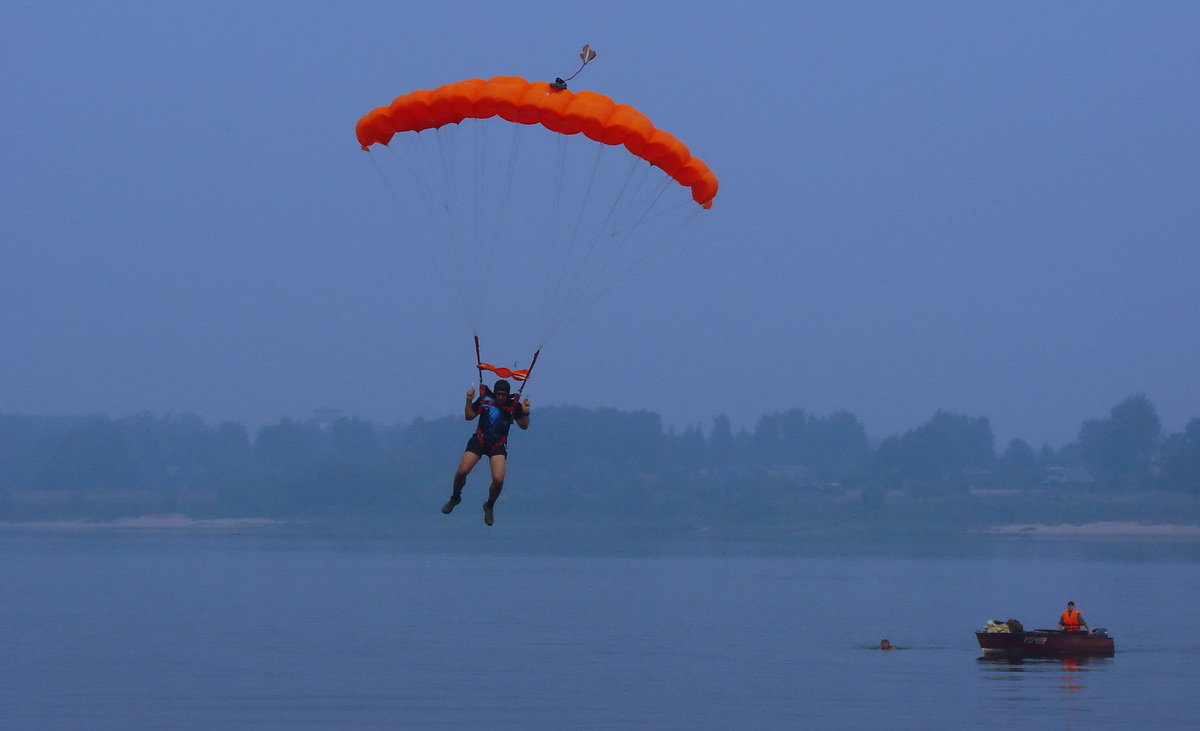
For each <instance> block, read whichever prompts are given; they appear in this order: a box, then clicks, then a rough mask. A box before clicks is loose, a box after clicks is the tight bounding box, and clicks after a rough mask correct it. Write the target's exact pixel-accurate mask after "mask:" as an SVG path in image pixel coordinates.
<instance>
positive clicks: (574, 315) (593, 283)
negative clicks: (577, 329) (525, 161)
mask: <svg viewBox="0 0 1200 731" xmlns="http://www.w3.org/2000/svg"><path fill="white" fill-rule="evenodd" d="M640 182H642V183H644V182H645V178H643V180H642V181H640ZM670 187H671V181H670V180H667V181H665V182H664V183H663V185H662V186H661V187H660V188H659V189H658V192H657V194H656V195H655V196H654V198H653V199H651V200H650V201H649V202H648V203H638V204H637V209H641V213H640V215H639V216H638V217H637V218H636V219H635V220H634V223H633V224H632V225H630V226H629V228H628V229H626V230H625V231H624V233H623V235H622V236H620V238H617V235H618V233H619V232H614V234H613V237H612V238H613V239H615V240H616V243H615V245H613V246H612V247H610V249H609V250H608V252H607V253H606V256H605V258H604V259H603V260H602V261H601V262H600V263H599V265H598V266H597V267H596V268H595V269H594V270H593V271H591V272H588V273H587V274H590V276H588V277H587V278H586V279H585V280H584V281H581V282H580V283H579V289H580V291H581V292H583V293H584V295H583V296H582V297H580V298H579V299H577V300H576V301H575V302H574V303H572V304H571V306H569V307H565V308H564V310H565V311H564V313H563V315H562V318H561V321H560V324H559V325H558V326H557V327H556V328H555V329H554V331H553V332H552V333H551V335H554V334H557V332H558V330H559V329H561V327H562V326H564V325H565V324H566V323H567V322H571V321H574V320H576V319H578V317H579V316H581V315H582V314H583V313H584V312H586V311H587V310H588V309H590V308H591V307H592V306H593V305H594V304H595V303H596V302H598V301H599V300H600V299H601V298H603V297H604V296H605V295H606V294H607V293H608V292H609V291H611V290H612V289H613V288H614V287H615V286H616V285H617V284H619V283H620V282H621V281H623V280H624V279H625V277H627V276H628V275H629V273H630V272H631V271H633V269H634V268H636V267H637V266H638V264H640V263H641V262H643V261H645V260H646V258H647V257H649V256H650V255H651V254H652V253H653V252H654V251H655V250H657V249H658V248H659V247H661V245H662V244H663V243H664V242H666V241H669V240H670V239H671V238H672V237H673V236H674V234H675V233H676V232H677V231H678V230H679V229H680V228H682V225H683V224H684V223H686V222H687V221H689V220H691V218H692V217H694V216H695V214H696V213H697V211H698V209H697V210H693V211H692V212H691V216H688V217H686V218H685V219H684V220H683V221H681V222H680V224H678V225H676V226H675V227H673V228H671V229H669V230H668V232H667V233H666V234H665V235H663V236H662V237H660V239H659V240H658V241H657V242H655V244H654V245H653V246H652V247H648V248H647V249H646V250H645V251H644V252H643V253H642V255H641V256H640V257H637V258H635V259H634V260H633V261H631V262H629V263H628V264H627V265H626V266H625V267H623V268H621V267H620V266H619V262H620V261H621V257H620V256H619V254H621V253H622V249H625V248H626V244H627V243H628V242H629V240H630V239H631V237H632V235H633V233H634V232H635V231H636V230H637V229H638V228H639V227H640V225H641V224H642V222H643V221H644V220H645V219H646V218H647V217H648V215H649V213H650V211H651V210H652V209H653V208H654V207H655V206H656V205H657V204H658V202H659V201H660V200H662V197H663V194H664V193H665V192H666V191H667V190H668V189H670ZM639 192H640V191H639ZM636 198H637V196H635V199H636ZM690 206H691V202H690V201H685V202H681V203H679V204H677V205H676V206H674V208H673V209H672V210H680V209H681V208H685V207H690ZM635 211H636V209H635ZM614 270H615V271H616V273H615V274H612V272H613V271H614Z"/></svg>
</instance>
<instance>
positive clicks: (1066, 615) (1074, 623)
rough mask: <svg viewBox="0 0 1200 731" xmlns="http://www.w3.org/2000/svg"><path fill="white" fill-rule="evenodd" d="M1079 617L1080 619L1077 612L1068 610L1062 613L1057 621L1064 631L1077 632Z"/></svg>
mask: <svg viewBox="0 0 1200 731" xmlns="http://www.w3.org/2000/svg"><path fill="white" fill-rule="evenodd" d="M1079 617H1080V614H1079V610H1077V609H1068V610H1066V611H1065V612H1063V613H1062V618H1061V619H1059V620H1058V621H1059V622H1061V623H1062V626H1063V629H1065V630H1066V631H1068V632H1078V631H1079Z"/></svg>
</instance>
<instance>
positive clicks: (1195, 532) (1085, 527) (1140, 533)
mask: <svg viewBox="0 0 1200 731" xmlns="http://www.w3.org/2000/svg"><path fill="white" fill-rule="evenodd" d="M971 532H972V533H975V534H977V535H989V536H1027V537H1033V538H1176V539H1189V540H1200V526H1197V525H1171V524H1143V523H1136V522H1133V521H1115V520H1114V521H1103V522H1098V523H1083V524H1080V525H1072V524H1070V523H1061V524H1059V525H1046V524H1044V523H1027V524H1017V525H997V526H992V527H990V528H980V529H976V530H973V531H971Z"/></svg>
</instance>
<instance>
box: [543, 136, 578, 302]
mask: <svg viewBox="0 0 1200 731" xmlns="http://www.w3.org/2000/svg"><path fill="white" fill-rule="evenodd" d="M566 158H567V135H557V134H556V135H555V140H554V193H553V196H552V200H551V204H550V215H549V217H548V218H547V217H543V218H542V225H541V227H540V231H541V233H540V235H539V240H540V242H541V246H542V247H543V248H544V250H545V254H544V255H540V257H539V258H541V259H543V260H544V261H545V262H546V265H545V268H544V269H543V274H542V279H543V281H544V282H545V283H546V284H545V285H543V286H541V287H539V288H538V289H540V290H541V292H542V294H543V297H542V301H541V313H542V314H541V319H542V321H543V322H544V321H545V319H546V317H547V312H548V311H549V310H548V308H549V307H550V305H551V303H552V300H553V298H551V300H547V299H546V297H545V293H546V292H547V291H548V290H549V289H550V287H549V286H548V285H549V283H551V282H561V279H562V277H561V276H556V275H555V272H562V271H563V269H564V268H565V267H566V262H567V256H568V254H569V253H570V246H566V245H560V243H559V231H558V228H559V226H558V223H559V211H560V210H561V209H562V192H563V177H564V176H565V173H566V167H567V163H566Z"/></svg>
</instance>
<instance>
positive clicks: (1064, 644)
mask: <svg viewBox="0 0 1200 731" xmlns="http://www.w3.org/2000/svg"><path fill="white" fill-rule="evenodd" d="M975 639H977V640H979V647H981V648H982V649H983V651H984V652H986V653H989V654H1005V655H1022V656H1041V657H1112V656H1113V653H1115V652H1116V647H1115V645H1114V643H1113V638H1111V637H1108V636H1096V635H1089V634H1088V633H1087V632H1059V631H1056V630H1032V631H1029V632H976V633H975Z"/></svg>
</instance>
